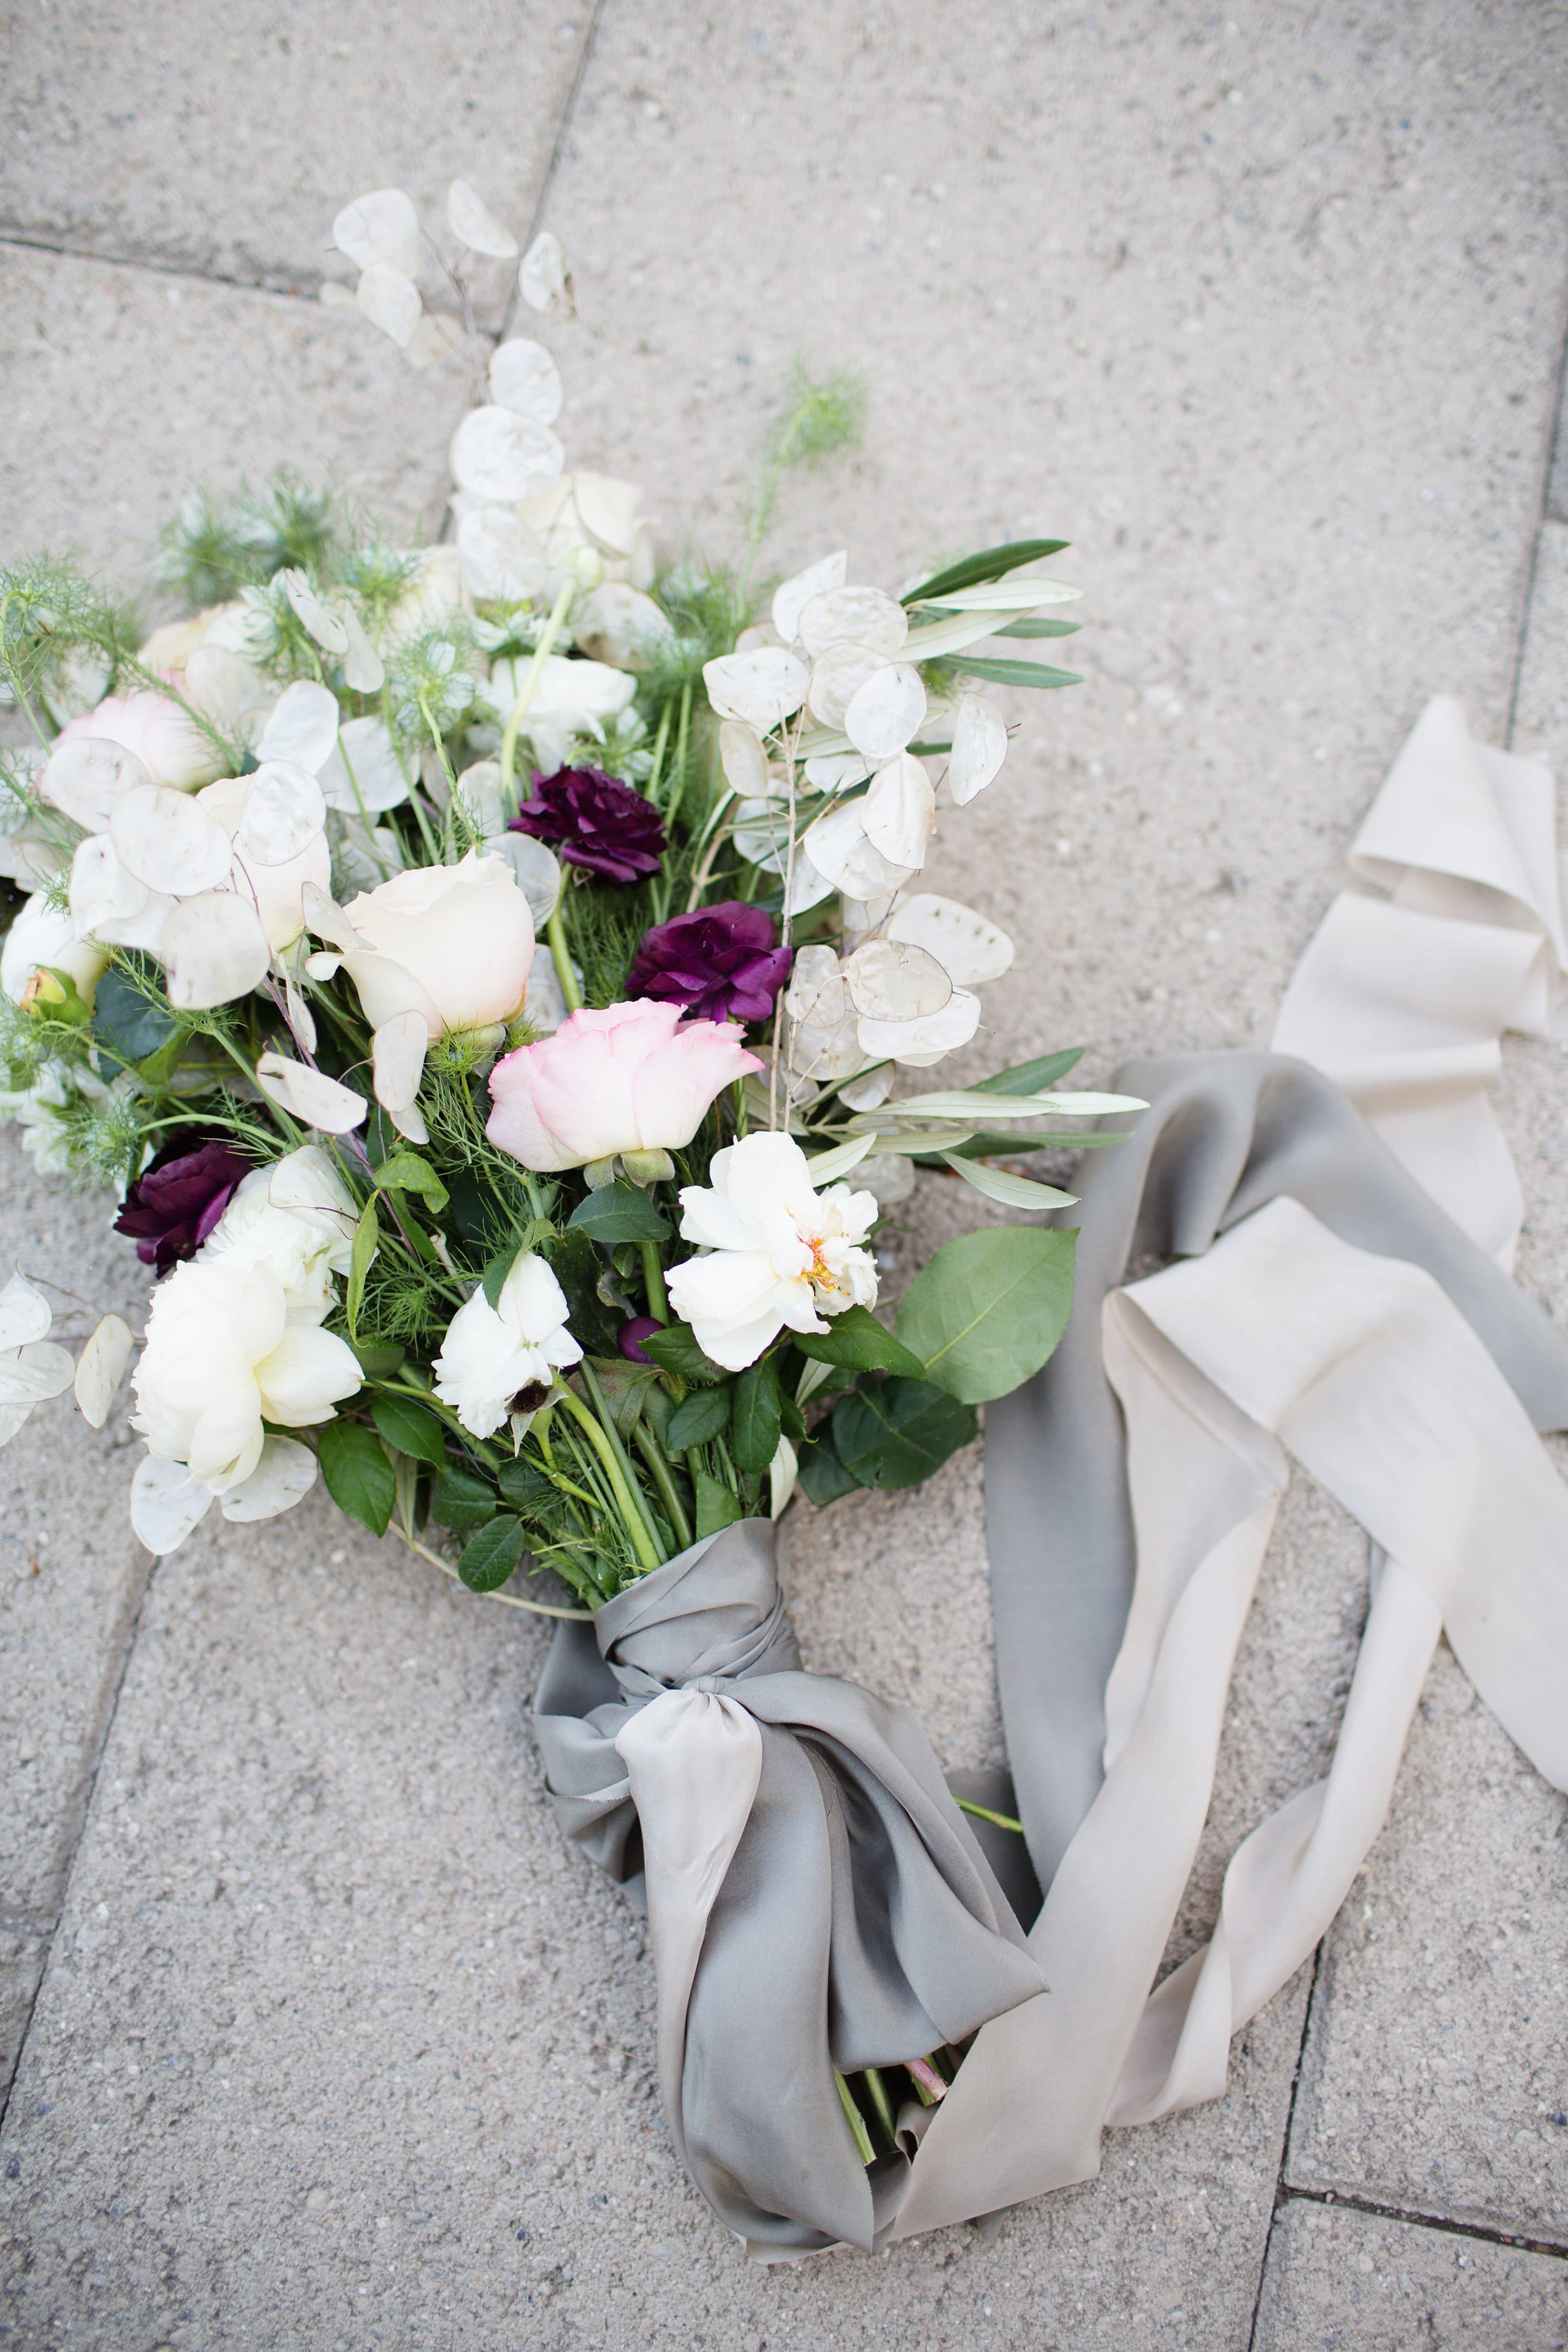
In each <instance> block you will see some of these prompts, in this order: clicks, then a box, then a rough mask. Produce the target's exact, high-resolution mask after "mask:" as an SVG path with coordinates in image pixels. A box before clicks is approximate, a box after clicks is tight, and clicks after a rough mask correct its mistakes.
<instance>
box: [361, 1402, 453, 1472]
mask: <svg viewBox="0 0 1568 2352" xmlns="http://www.w3.org/2000/svg"><path fill="white" fill-rule="evenodd" d="M370 1417H371V1419H372V1420H373V1421H374V1423H375V1425H376V1427H377V1429H379V1430H380V1432H381V1433H382V1435H383V1437H384V1438H385V1440H386V1442H387V1444H388V1445H390V1446H392V1447H394V1448H395V1451H396V1452H397V1453H399V1454H410V1455H411V1456H412V1457H413V1459H414V1460H415V1461H416V1462H428V1463H430V1464H431V1465H432V1466H433V1467H434V1468H436V1469H437V1470H439V1469H441V1468H443V1467H444V1465H445V1464H446V1460H447V1433H446V1430H445V1428H444V1427H443V1425H442V1423H440V1422H439V1421H438V1420H437V1417H436V1415H435V1414H434V1413H433V1412H430V1411H429V1409H428V1407H427V1406H425V1405H422V1404H416V1403H415V1402H414V1400H413V1398H412V1397H403V1396H378V1397H373V1398H372V1399H371V1405H370Z"/></svg>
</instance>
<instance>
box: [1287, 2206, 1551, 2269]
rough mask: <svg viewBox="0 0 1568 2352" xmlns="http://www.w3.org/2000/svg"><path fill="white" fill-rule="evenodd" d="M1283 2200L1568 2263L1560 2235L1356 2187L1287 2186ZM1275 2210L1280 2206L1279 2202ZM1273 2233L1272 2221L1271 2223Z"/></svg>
mask: <svg viewBox="0 0 1568 2352" xmlns="http://www.w3.org/2000/svg"><path fill="white" fill-rule="evenodd" d="M1279 2201H1280V2203H1281V2204H1283V2203H1286V2202H1289V2203H1290V2204H1292V2205H1331V2206H1333V2207H1334V2208H1335V2210H1338V2209H1339V2208H1340V2207H1342V2206H1343V2207H1345V2208H1346V2209H1347V2210H1349V2211H1350V2212H1352V2213H1371V2214H1373V2215H1375V2216H1376V2218H1377V2219H1378V2220H1379V2221H1405V2222H1408V2223H1409V2224H1411V2226H1412V2227H1414V2228H1415V2229H1419V2230H1435V2231H1437V2232H1438V2233H1439V2234H1440V2235H1442V2236H1446V2237H1449V2238H1479V2239H1480V2240H1481V2241H1482V2242H1483V2243H1484V2244H1486V2245H1489V2246H1512V2247H1514V2248H1516V2249H1517V2250H1518V2251H1520V2252H1523V2253H1527V2254H1550V2255H1551V2256H1552V2258H1553V2260H1554V2261H1556V2262H1560V2263H1568V2246H1564V2245H1563V2242H1562V2241H1561V2239H1552V2238H1529V2237H1524V2236H1522V2235H1521V2233H1520V2232H1519V2231H1517V2230H1504V2229H1502V2228H1500V2227H1497V2228H1494V2227H1491V2226H1489V2224H1488V2223H1487V2222H1485V2221H1453V2220H1451V2219H1450V2218H1449V2217H1448V2216H1447V2214H1445V2213H1424V2212H1423V2211H1422V2210H1420V2208H1419V2207H1418V2206H1415V2205H1385V2204H1383V2203H1381V2202H1380V2201H1379V2200H1378V2199H1377V2198H1375V2197H1363V2196H1360V2195H1358V2194H1357V2192H1356V2191H1355V2190H1354V2189H1287V2190H1286V2192H1285V2196H1284V2197H1283V2198H1281V2200H1279ZM1274 2210H1275V2211H1276V2212H1278V2211H1279V2205H1277V2206H1276V2207H1275V2209H1274ZM1269 2234H1270V2236H1272V2235H1273V2224H1272V2223H1270V2225H1269Z"/></svg>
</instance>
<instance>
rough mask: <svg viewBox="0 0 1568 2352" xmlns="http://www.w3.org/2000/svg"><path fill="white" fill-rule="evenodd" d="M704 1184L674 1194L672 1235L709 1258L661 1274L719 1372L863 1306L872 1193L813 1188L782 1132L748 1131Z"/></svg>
mask: <svg viewBox="0 0 1568 2352" xmlns="http://www.w3.org/2000/svg"><path fill="white" fill-rule="evenodd" d="M708 1172H709V1174H710V1176H711V1178H712V1180H713V1181H712V1184H711V1186H709V1185H702V1184H688V1185H687V1186H686V1187H685V1188H684V1190H683V1191H682V1192H681V1195H680V1205H681V1209H682V1211H683V1215H682V1217H681V1221H680V1230H681V1233H682V1234H683V1235H684V1236H685V1238H686V1239H687V1240H688V1241H689V1242H697V1243H699V1244H701V1245H703V1247H704V1248H705V1249H706V1250H707V1251H708V1252H709V1253H710V1254H709V1255H706V1256H702V1257H693V1258H688V1259H687V1260H686V1262H685V1264H684V1265H678V1266H676V1267H675V1268H674V1269H673V1271H672V1272H671V1273H670V1275H669V1276H668V1286H669V1296H670V1299H671V1302H672V1304H673V1305H674V1307H675V1309H676V1311H677V1313H678V1314H679V1315H680V1316H681V1317H682V1318H684V1319H685V1321H687V1322H688V1323H689V1324H690V1326H691V1328H692V1329H693V1331H694V1332H695V1333H696V1335H697V1340H698V1344H699V1346H700V1347H701V1348H702V1349H705V1350H706V1352H707V1353H708V1354H709V1355H710V1356H711V1357H712V1359H713V1361H714V1362H715V1363H716V1364H722V1365H723V1367H724V1369H725V1370H726V1371H731V1372H739V1371H743V1370H744V1369H745V1367H746V1366H747V1365H748V1364H754V1363H755V1362H756V1360H757V1358H758V1357H759V1356H760V1355H761V1354H762V1352H763V1349H764V1348H766V1347H768V1346H769V1345H770V1344H771V1342H772V1341H773V1339H776V1338H777V1336H778V1334H779V1333H780V1331H782V1330H783V1329H784V1328H785V1327H786V1325H787V1327H788V1328H789V1329H790V1330H792V1331H825V1330H826V1328H827V1326H826V1323H824V1322H823V1321H822V1320H821V1318H822V1316H824V1315H841V1314H843V1312H844V1310H845V1308H846V1307H870V1306H873V1305H875V1303H876V1297H877V1268H876V1265H875V1262H874V1260H873V1259H872V1257H871V1255H870V1254H869V1252H868V1251H866V1250H863V1249H860V1248H858V1246H857V1244H858V1243H860V1242H863V1241H864V1240H865V1238H866V1236H867V1234H868V1233H869V1232H870V1230H871V1227H872V1226H873V1225H874V1224H875V1223H876V1221H877V1213H878V1211H877V1202H876V1199H875V1196H874V1195H873V1194H872V1193H870V1192H850V1191H849V1189H848V1187H847V1185H844V1184H833V1185H830V1186H829V1187H828V1189H827V1191H826V1192H823V1193H820V1194H819V1193H817V1192H816V1191H814V1189H813V1187H812V1181H811V1173H810V1170H809V1169H808V1167H807V1165H806V1158H805V1152H804V1151H803V1150H801V1148H800V1146H799V1144H798V1143H796V1142H795V1140H794V1139H793V1138H792V1137H790V1136H787V1135H769V1134H756V1135H746V1136H742V1138H741V1140H740V1141H739V1142H738V1143H731V1144H730V1145H729V1146H728V1147H727V1149H726V1150H722V1151H716V1152H715V1153H714V1155H713V1160H712V1163H711V1165H710V1169H709V1171H708Z"/></svg>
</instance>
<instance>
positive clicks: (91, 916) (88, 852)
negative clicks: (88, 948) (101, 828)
mask: <svg viewBox="0 0 1568 2352" xmlns="http://www.w3.org/2000/svg"><path fill="white" fill-rule="evenodd" d="M173 904H174V900H173V899H172V898H164V897H163V895H162V894H161V893H158V892H154V891H152V890H149V889H148V887H147V886H146V884H145V883H144V882H138V881H137V880H136V878H135V877H134V875H131V874H127V872H126V871H125V868H124V866H121V863H120V860H119V858H118V857H117V856H115V854H114V844H113V843H112V842H111V841H110V837H109V835H107V834H106V833H95V834H91V835H89V837H88V839H87V840H86V841H79V842H78V844H77V849H76V856H74V857H73V858H72V859H71V877H70V893H69V906H70V918H71V921H72V923H73V924H74V925H75V926H76V929H78V931H79V932H80V934H81V935H82V937H83V938H84V939H85V938H87V937H88V936H89V935H90V936H91V937H92V938H94V939H98V940H103V941H104V942H105V944H106V945H108V946H110V947H127V948H129V947H140V948H147V949H150V950H153V952H156V949H157V942H158V938H159V935H160V933H161V932H162V930H163V918H164V917H165V915H167V913H168V911H169V908H171V907H172V906H173Z"/></svg>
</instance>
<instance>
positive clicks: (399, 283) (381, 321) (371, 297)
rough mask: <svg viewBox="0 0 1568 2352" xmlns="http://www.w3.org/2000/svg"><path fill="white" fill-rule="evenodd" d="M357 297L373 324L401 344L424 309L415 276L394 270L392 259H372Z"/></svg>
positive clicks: (362, 278) (357, 288) (363, 275)
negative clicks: (411, 276) (408, 276)
mask: <svg viewBox="0 0 1568 2352" xmlns="http://www.w3.org/2000/svg"><path fill="white" fill-rule="evenodd" d="M354 300H355V301H356V302H357V303H358V304H359V307H360V309H361V310H363V312H364V315H365V317H366V318H367V319H368V320H370V323H371V325H372V326H373V327H379V328H380V329H381V331H382V333H383V334H384V335H390V336H391V338H392V340H393V341H394V342H395V343H397V344H400V345H401V344H403V343H405V342H406V341H408V338H409V336H410V335H411V334H412V333H413V332H414V330H415V328H416V326H417V325H418V323H419V314H420V312H421V311H422V310H424V308H425V305H424V303H423V302H422V300H421V299H420V296H419V289H418V287H417V286H416V284H415V283H414V280H413V278H405V276H404V274H403V272H402V270H401V269H394V268H393V267H392V264H391V263H390V262H389V261H373V262H372V263H371V265H370V268H368V269H366V270H364V271H363V273H362V274H361V277H360V281H359V284H358V286H357V287H356V288H355V289H354Z"/></svg>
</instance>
